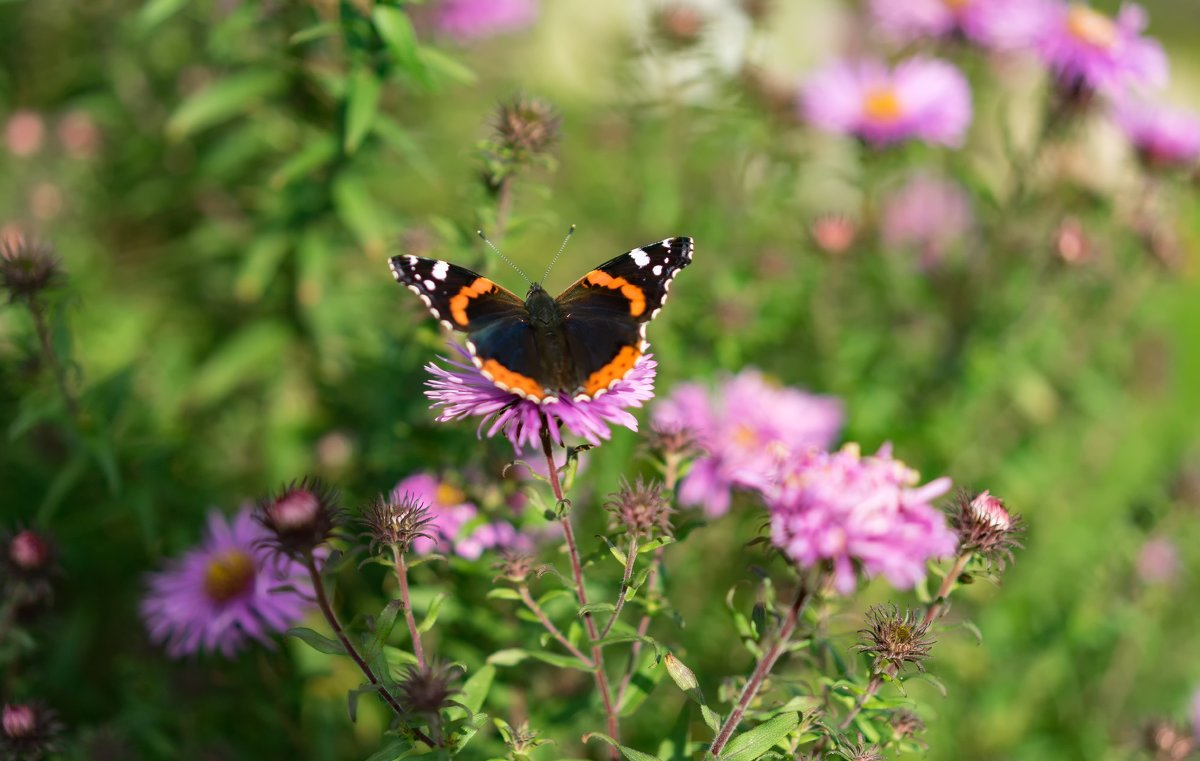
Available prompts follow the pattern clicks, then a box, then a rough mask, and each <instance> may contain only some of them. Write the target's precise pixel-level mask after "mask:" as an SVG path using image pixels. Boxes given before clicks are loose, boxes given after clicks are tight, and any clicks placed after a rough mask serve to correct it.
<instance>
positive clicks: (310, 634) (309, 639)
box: [287, 626, 346, 655]
mask: <svg viewBox="0 0 1200 761" xmlns="http://www.w3.org/2000/svg"><path fill="white" fill-rule="evenodd" d="M287 633H288V635H289V636H292V637H295V638H296V639H298V640H300V641H301V642H303V643H304V644H306V645H308V646H309V647H311V648H312V649H313V650H316V651H317V652H318V653H325V654H327V655H345V654H346V651H345V649H344V648H343V647H342V643H341V642H338V641H337V640H334V639H330V638H329V637H326V636H324V635H322V634H317V633H316V632H315V631H313V630H312V629H307V628H305V627H301V626H297V627H294V628H291V629H288V630H287Z"/></svg>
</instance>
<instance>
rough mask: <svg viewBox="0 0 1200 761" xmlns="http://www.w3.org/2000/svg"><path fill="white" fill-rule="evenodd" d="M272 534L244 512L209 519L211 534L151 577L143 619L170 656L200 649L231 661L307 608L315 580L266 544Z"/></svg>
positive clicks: (212, 515)
mask: <svg viewBox="0 0 1200 761" xmlns="http://www.w3.org/2000/svg"><path fill="white" fill-rule="evenodd" d="M268 538H269V534H268V532H267V530H266V529H265V528H263V527H262V526H261V525H260V524H259V523H258V522H257V521H255V520H254V518H253V517H252V509H251V508H250V507H243V508H242V509H241V510H239V511H238V513H237V515H235V516H233V518H232V520H231V521H229V522H226V519H225V518H224V517H223V516H222V515H221V514H220V513H219V512H217V511H216V510H213V511H212V512H210V513H209V515H208V535H207V536H206V537H205V539H204V540H203V541H202V542H201V543H200V545H199V546H197V547H196V548H195V549H192V550H191V551H189V552H188V553H187V554H185V555H184V556H183V557H182V558H179V559H178V560H176V561H173V562H172V563H171V564H170V565H169V566H168V567H167V569H166V570H164V571H160V572H158V573H155V574H152V575H151V576H150V580H149V582H150V590H149V592H148V593H147V595H146V597H145V598H144V599H143V600H142V605H141V609H142V617H143V618H144V619H145V621H146V628H147V629H148V630H149V632H150V638H151V639H152V640H154V641H155V642H156V643H159V644H163V645H165V646H166V649H167V654H168V655H170V656H172V657H175V658H177V657H180V656H183V655H189V654H193V653H196V652H199V651H201V650H204V651H208V652H220V653H221V654H222V655H224V656H225V657H227V658H228V657H232V656H233V654H234V653H235V652H237V651H238V650H239V649H240V648H241V647H242V645H243V644H245V642H246V640H247V639H249V638H253V639H257V640H259V641H260V642H262V643H264V644H270V639H269V637H270V635H271V634H273V633H276V632H283V631H286V630H287V629H289V628H290V627H291V626H293V625H294V624H296V623H297V622H298V621H299V620H300V619H301V618H303V617H304V615H305V613H306V612H307V611H308V609H309V607H310V605H311V600H312V582H311V580H310V578H309V575H308V572H307V570H306V569H305V568H304V566H303V565H302V564H300V563H297V562H294V561H292V560H289V559H288V558H286V557H283V556H280V555H278V553H275V552H273V551H272V550H271V549H270V548H268V547H267V546H266V544H265V543H266V541H267V539H268Z"/></svg>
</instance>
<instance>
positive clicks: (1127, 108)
mask: <svg viewBox="0 0 1200 761" xmlns="http://www.w3.org/2000/svg"><path fill="white" fill-rule="evenodd" d="M1114 111H1115V113H1114V115H1115V117H1116V121H1117V124H1118V125H1119V126H1120V127H1121V130H1122V131H1123V132H1124V133H1125V136H1126V137H1128V138H1129V142H1130V144H1132V145H1133V147H1134V150H1136V151H1137V153H1138V157H1139V158H1141V160H1142V162H1143V163H1144V164H1146V166H1149V167H1155V168H1159V169H1163V168H1168V167H1176V166H1186V165H1188V164H1192V163H1194V162H1195V161H1196V159H1197V158H1200V115H1198V114H1197V113H1196V112H1195V111H1190V110H1188V109H1183V108H1172V107H1171V106H1166V105H1162V104H1158V103H1148V102H1145V101H1140V100H1133V99H1126V100H1124V101H1122V102H1121V103H1120V104H1118V105H1117V106H1116V108H1115V110H1114Z"/></svg>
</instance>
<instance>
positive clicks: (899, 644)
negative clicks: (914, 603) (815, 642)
mask: <svg viewBox="0 0 1200 761" xmlns="http://www.w3.org/2000/svg"><path fill="white" fill-rule="evenodd" d="M867 623H868V626H867V628H866V629H860V630H859V632H858V633H859V634H860V635H862V639H861V641H860V642H859V644H858V645H857V646H856V649H857V650H858V651H859V652H860V653H866V654H867V655H869V656H871V658H872V659H874V663H873V665H872V668H873V670H874V671H875V673H877V674H881V673H886V674H888V675H889V676H895V675H896V674H898V673H900V669H902V668H903V667H904V664H906V663H911V664H912V665H914V666H916V667H917V669H918V670H919V671H924V670H925V659H926V658H928V657H929V651H930V649H931V648H932V647H933V643H934V639H933V638H932V637H930V636H929V624H926V623H923V622H922V621H921V619H920V617H919V616H918V614H917V612H916V611H912V610H905V611H904V613H903V614H901V613H900V611H899V609H898V608H897V607H896V606H895V605H876V606H875V607H873V608H871V609H870V610H869V611H867Z"/></svg>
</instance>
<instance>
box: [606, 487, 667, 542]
mask: <svg viewBox="0 0 1200 761" xmlns="http://www.w3.org/2000/svg"><path fill="white" fill-rule="evenodd" d="M604 507H605V509H606V510H608V512H609V514H610V515H611V521H610V522H611V523H612V524H613V527H614V528H617V529H623V530H624V531H625V533H626V534H628V535H629V536H631V537H633V538H635V539H653V538H654V537H655V536H657V535H664V536H671V512H672V511H671V502H670V500H668V499H667V498H666V496H664V495H663V489H662V484H661V483H659V482H658V481H651V482H650V483H648V484H647V483H645V482H643V481H642V478H641V476H639V477H638V480H637V482H636V483H634V484H633V485H630V483H629V482H628V481H622V482H621V490H620V491H618V492H616V493H615V494H612V495H611V496H610V498H609V501H608V503H606V504H605V506H604Z"/></svg>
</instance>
